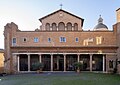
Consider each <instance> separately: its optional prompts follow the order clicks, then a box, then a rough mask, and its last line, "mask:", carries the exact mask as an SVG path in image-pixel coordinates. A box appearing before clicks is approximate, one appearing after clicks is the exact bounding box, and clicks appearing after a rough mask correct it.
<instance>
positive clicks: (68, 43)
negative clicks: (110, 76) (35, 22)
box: [4, 9, 120, 73]
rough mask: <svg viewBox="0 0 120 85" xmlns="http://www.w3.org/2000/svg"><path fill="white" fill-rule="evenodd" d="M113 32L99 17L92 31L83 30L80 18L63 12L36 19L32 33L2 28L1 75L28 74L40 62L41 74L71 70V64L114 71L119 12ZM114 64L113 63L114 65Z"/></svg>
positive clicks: (12, 26) (119, 54) (118, 53)
mask: <svg viewBox="0 0 120 85" xmlns="http://www.w3.org/2000/svg"><path fill="white" fill-rule="evenodd" d="M116 12H117V23H116V24H115V25H113V30H109V28H108V27H107V26H106V25H105V24H104V23H103V19H102V17H101V16H100V17H99V19H98V24H97V25H96V26H95V27H94V29H93V30H88V31H84V30H83V24H84V19H82V18H81V17H79V16H76V15H74V14H71V13H69V12H67V11H65V10H63V9H60V10H57V11H55V12H53V13H51V14H49V15H47V16H44V17H42V18H40V19H39V21H40V22H41V23H42V25H41V26H40V28H39V29H35V31H21V30H20V29H18V26H17V25H16V24H15V23H13V22H11V23H7V24H6V26H5V27H4V39H5V50H4V52H5V54H4V56H5V72H7V73H19V72H32V71H34V70H33V65H32V64H34V63H35V62H41V63H43V65H44V67H43V71H50V72H54V71H63V72H67V71H74V70H75V68H74V63H75V62H81V63H82V68H81V70H82V71H103V72H109V71H111V70H114V68H116V67H117V68H118V71H119V62H118V61H119V60H120V9H118V10H116ZM116 62H117V63H116Z"/></svg>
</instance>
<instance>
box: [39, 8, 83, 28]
mask: <svg viewBox="0 0 120 85" xmlns="http://www.w3.org/2000/svg"><path fill="white" fill-rule="evenodd" d="M59 11H63V12H65V13H67V14H69V15H71V16H74V17H76V18H78V19H81V20H82V26H83V22H84V19H83V18H81V17H78V16H76V15H74V14H71V13H69V12H67V11H65V10H63V9H59V10H57V11H55V12H53V13H51V14H48V15H46V16H44V17H42V18H40V19H39V20H40V21H42V20H43V19H45V18H47V17H49V16H51V15H53V14H55V13H57V12H59Z"/></svg>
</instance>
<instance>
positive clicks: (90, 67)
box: [90, 54, 92, 71]
mask: <svg viewBox="0 0 120 85" xmlns="http://www.w3.org/2000/svg"><path fill="white" fill-rule="evenodd" d="M90 71H92V54H90Z"/></svg>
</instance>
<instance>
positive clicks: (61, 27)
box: [58, 22, 65, 31]
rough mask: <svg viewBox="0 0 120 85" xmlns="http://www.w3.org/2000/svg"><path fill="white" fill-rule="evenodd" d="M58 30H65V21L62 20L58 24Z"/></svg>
mask: <svg viewBox="0 0 120 85" xmlns="http://www.w3.org/2000/svg"><path fill="white" fill-rule="evenodd" d="M58 30H60V31H64V30H65V24H64V23H63V22H60V23H59V24H58Z"/></svg>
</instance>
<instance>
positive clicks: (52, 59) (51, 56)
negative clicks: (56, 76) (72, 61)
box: [51, 54, 53, 71]
mask: <svg viewBox="0 0 120 85" xmlns="http://www.w3.org/2000/svg"><path fill="white" fill-rule="evenodd" d="M51 71H53V54H51Z"/></svg>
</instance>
